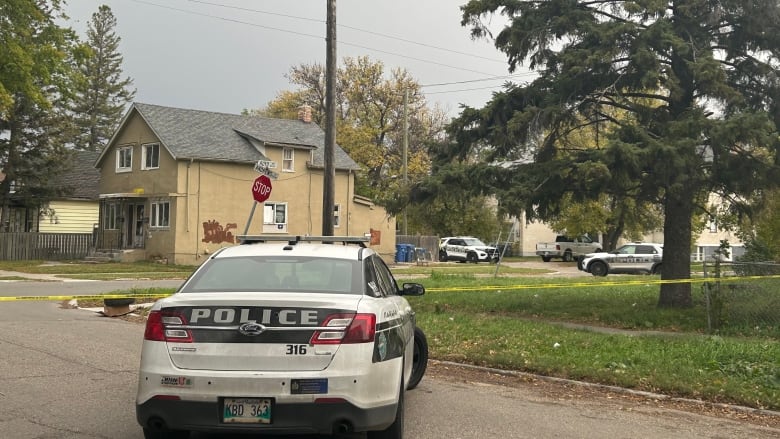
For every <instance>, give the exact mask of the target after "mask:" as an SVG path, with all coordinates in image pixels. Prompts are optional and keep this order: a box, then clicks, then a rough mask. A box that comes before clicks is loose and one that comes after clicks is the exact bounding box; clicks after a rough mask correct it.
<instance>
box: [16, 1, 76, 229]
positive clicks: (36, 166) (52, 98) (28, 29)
mask: <svg viewBox="0 0 780 439" xmlns="http://www.w3.org/2000/svg"><path fill="white" fill-rule="evenodd" d="M60 16H61V5H60V2H59V1H56V0H55V1H50V2H40V1H35V0H8V1H6V2H5V3H4V5H3V7H0V41H2V42H3V44H1V45H0V171H2V173H3V174H4V178H3V179H2V181H0V221H1V222H0V231H7V230H8V225H9V218H10V208H11V206H12V205H14V206H18V207H22V208H36V207H40V206H42V205H43V204H45V203H46V202H48V201H49V200H50V199H51V197H53V196H56V195H59V194H60V193H61V192H62V188H60V187H58V186H57V185H56V183H55V181H54V178H55V177H56V176H58V174H59V173H60V172H61V171H62V170H63V169H64V167H63V163H65V162H66V160H67V155H68V152H67V150H66V149H65V148H64V147H63V145H64V138H65V137H64V136H65V135H66V134H67V129H68V127H69V125H70V124H69V123H68V120H67V117H66V115H65V114H66V112H65V109H66V108H67V104H68V101H69V98H70V94H69V93H68V90H70V88H71V86H72V85H71V84H72V81H73V80H74V78H77V76H78V75H77V72H75V71H74V69H73V68H72V60H74V59H76V58H77V57H79V56H80V55H81V52H80V47H79V45H78V44H77V39H76V37H75V35H74V34H73V32H72V31H71V30H70V29H68V28H62V27H60V26H58V25H57V23H56V20H57V19H58V18H60Z"/></svg>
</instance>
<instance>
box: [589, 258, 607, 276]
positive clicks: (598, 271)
mask: <svg viewBox="0 0 780 439" xmlns="http://www.w3.org/2000/svg"><path fill="white" fill-rule="evenodd" d="M589 268H590V273H591V274H592V275H594V276H606V275H607V264H605V263H603V262H601V261H595V262H592V263H591V264H590V267H589Z"/></svg>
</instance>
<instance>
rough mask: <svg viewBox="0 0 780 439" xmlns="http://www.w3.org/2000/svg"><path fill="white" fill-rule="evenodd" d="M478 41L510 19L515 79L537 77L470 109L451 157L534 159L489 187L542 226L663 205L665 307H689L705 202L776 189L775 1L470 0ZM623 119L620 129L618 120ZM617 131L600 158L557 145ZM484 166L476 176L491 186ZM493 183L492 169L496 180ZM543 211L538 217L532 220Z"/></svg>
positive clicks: (502, 35)
mask: <svg viewBox="0 0 780 439" xmlns="http://www.w3.org/2000/svg"><path fill="white" fill-rule="evenodd" d="M462 11H463V21H462V23H463V24H464V25H467V26H470V27H471V30H472V34H473V35H474V36H475V37H490V36H491V33H490V30H489V28H488V26H487V24H486V21H485V20H486V19H488V18H490V17H492V16H493V15H494V14H502V15H503V16H505V17H506V19H507V25H506V26H505V27H504V28H503V29H501V30H500V32H499V33H498V34H496V35H495V45H496V47H497V48H498V49H499V50H500V51H502V52H503V53H504V54H506V56H507V59H508V63H509V67H510V70H512V71H514V70H515V69H516V68H517V67H518V66H521V65H524V66H527V67H529V68H531V69H535V70H537V71H538V72H539V76H538V78H537V79H535V80H534V81H532V82H531V83H529V84H527V85H523V86H517V85H511V86H508V87H506V88H505V89H504V90H503V91H501V92H499V93H496V94H495V95H494V97H493V99H491V101H490V102H488V103H487V104H486V105H485V106H484V108H482V109H474V108H466V109H464V111H463V113H462V114H461V116H460V117H459V119H458V121H457V122H456V123H454V124H453V125H452V127H451V129H452V133H453V136H454V138H455V139H456V140H457V145H458V150H459V151H456V154H462V153H464V152H466V151H468V150H469V149H471V148H473V147H475V146H477V145H479V146H483V145H489V146H490V148H491V154H490V157H488V158H489V159H490V160H489V161H499V160H517V159H519V158H521V157H529V156H530V157H532V158H533V160H531V162H530V163H527V164H523V165H519V166H515V167H512V168H508V169H507V170H506V172H503V173H501V175H499V176H497V177H493V178H494V180H495V179H500V180H503V181H502V182H501V184H503V185H504V186H511V187H513V190H512V191H507V192H505V193H504V194H502V196H503V198H504V202H508V203H512V202H514V203H517V204H520V205H522V206H523V207H524V208H532V209H529V210H530V211H533V212H536V214H538V215H539V216H540V217H541V218H545V217H547V216H549V215H552V214H555V213H557V212H558V211H559V210H560V200H561V199H562V196H563V195H565V194H572V195H573V196H574V197H576V198H582V199H586V198H595V196H596V194H600V193H604V192H607V193H608V192H609V191H610V190H614V189H612V188H621V189H630V191H631V193H632V194H635V197H636V199H637V200H638V201H648V202H651V203H657V204H658V205H659V206H661V209H662V211H663V215H664V225H663V230H664V265H663V271H662V274H661V277H662V279H663V280H665V281H672V282H665V283H663V284H662V285H661V287H660V295H659V301H658V304H659V306H662V307H685V306H691V304H692V295H691V285H690V283H689V282H686V280H687V279H689V278H690V250H691V239H692V238H691V234H692V219H693V217H694V216H695V214H696V212H697V209H698V208H700V207H702V206H700V205H699V204H698V203H700V202H701V201H702V200H706V199H707V196H706V194H708V193H710V192H715V193H721V194H730V195H735V196H732V197H731V199H733V200H739V199H740V197H739V196H737V195H740V194H748V195H749V194H752V193H755V192H756V191H759V190H760V189H762V188H765V187H770V186H773V185H776V184H777V183H778V182H777V180H778V178H780V169H779V168H778V164H779V163H780V160H779V159H778V144H779V143H780V141H778V131H777V125H778V123H780V111H779V110H780V106H778V104H779V103H780V102H778V100H777V98H778V97H780V81H778V77H777V75H776V68H777V66H778V59H777V53H778V52H777V51H778V48H780V32H779V31H780V14H779V11H780V7H779V6H778V4H777V3H776V2H774V1H768V0H758V1H754V2H747V3H746V2H744V1H741V0H728V1H720V2H711V1H707V0H678V1H672V2H657V1H652V0H650V1H631V2H622V1H615V0H597V1H580V0H550V1H544V2H534V1H523V0H471V1H469V2H468V3H467V4H466V5H464V6H463V7H462ZM614 109H620V110H621V111H624V112H626V114H629V115H630V117H629V118H628V119H626V120H620V119H615V118H613V117H611V116H610V114H611V111H612V110H614ZM593 125H598V126H609V127H611V129H610V130H609V133H608V134H605V136H604V137H605V138H604V139H603V141H602V143H601V146H600V147H599V148H597V149H587V150H574V151H567V150H565V148H564V147H562V146H561V144H560V143H559V142H558V141H557V140H558V139H560V138H561V137H562V136H563V135H564V134H565V133H568V132H572V131H577V130H579V129H583V128H585V127H589V126H593ZM484 168H485V166H484V165H476V166H474V167H473V169H471V170H470V171H469V172H470V173H472V174H474V175H476V176H479V177H484V176H488V175H489V174H488V173H487V172H486V171H485V170H484ZM494 172H495V171H494ZM534 207H536V210H534V209H533V208H534Z"/></svg>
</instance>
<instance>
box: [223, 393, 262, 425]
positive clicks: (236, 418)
mask: <svg viewBox="0 0 780 439" xmlns="http://www.w3.org/2000/svg"><path fill="white" fill-rule="evenodd" d="M222 422H225V423H228V424H240V423H243V424H270V423H271V399H270V398H225V399H223V400H222Z"/></svg>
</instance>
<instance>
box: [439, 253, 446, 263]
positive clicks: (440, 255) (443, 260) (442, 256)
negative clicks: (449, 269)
mask: <svg viewBox="0 0 780 439" xmlns="http://www.w3.org/2000/svg"><path fill="white" fill-rule="evenodd" d="M439 262H447V252H445V251H440V252H439Z"/></svg>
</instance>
